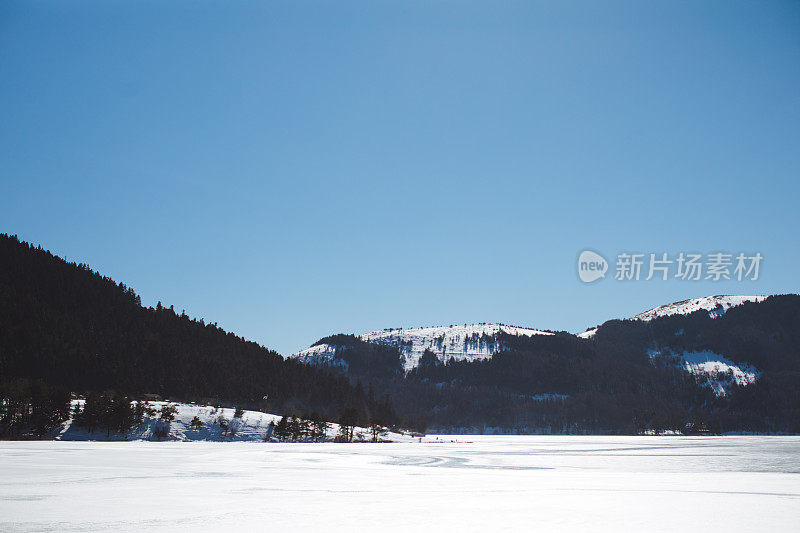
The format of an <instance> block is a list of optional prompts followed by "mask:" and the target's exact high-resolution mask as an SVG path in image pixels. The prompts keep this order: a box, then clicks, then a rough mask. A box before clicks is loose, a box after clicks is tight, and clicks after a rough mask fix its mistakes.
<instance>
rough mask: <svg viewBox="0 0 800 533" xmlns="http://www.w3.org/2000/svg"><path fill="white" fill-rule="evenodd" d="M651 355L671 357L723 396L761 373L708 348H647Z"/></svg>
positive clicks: (753, 381) (718, 394) (752, 380)
mask: <svg viewBox="0 0 800 533" xmlns="http://www.w3.org/2000/svg"><path fill="white" fill-rule="evenodd" d="M648 355H649V356H650V357H651V358H652V357H662V356H664V357H671V358H672V359H673V360H674V361H675V364H676V365H678V366H680V367H681V368H683V369H684V370H685V371H687V372H689V373H690V374H692V375H695V376H698V377H699V378H700V379H701V380H703V384H704V385H706V386H707V387H710V388H711V389H712V390H713V391H714V394H716V395H717V396H725V395H726V394H727V393H728V390H729V389H730V388H731V387H732V386H734V385H740V386H746V385H751V384H753V383H755V381H756V380H757V379H758V376H759V375H760V374H761V373H760V372H759V371H758V370H757V369H756V368H755V367H753V366H751V365H747V364H737V363H734V362H733V361H731V360H730V359H728V358H726V357H724V356H722V355H719V354H717V353H714V352H712V351H710V350H701V351H692V352H688V351H687V352H683V353H680V354H674V353H671V352H662V351H660V350H649V351H648Z"/></svg>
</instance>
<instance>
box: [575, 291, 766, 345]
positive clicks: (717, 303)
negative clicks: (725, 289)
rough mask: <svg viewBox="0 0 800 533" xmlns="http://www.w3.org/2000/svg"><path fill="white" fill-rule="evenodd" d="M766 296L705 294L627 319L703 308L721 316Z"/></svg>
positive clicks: (646, 318) (584, 335) (583, 335)
mask: <svg viewBox="0 0 800 533" xmlns="http://www.w3.org/2000/svg"><path fill="white" fill-rule="evenodd" d="M766 298H767V297H766V296H740V295H727V294H719V295H716V296H704V297H703V298H692V299H689V300H681V301H679V302H673V303H671V304H666V305H660V306H658V307H654V308H653V309H649V310H647V311H644V312H643V313H639V314H638V315H634V316H632V317H630V318H628V319H627V320H642V321H644V322H649V321H650V320H653V319H654V318H659V317H663V316H672V315H688V314H691V313H694V312H695V311H699V310H701V309H704V310H706V311H708V312H709V314H711V315H712V316H719V315H721V314H724V313H725V311H727V310H728V309H730V308H731V307H735V306H737V305H742V304H743V303H746V302H761V301H764V300H765V299H766ZM595 333H597V328H592V329H589V330H586V331H584V332H583V333H579V334H578V337H581V338H583V339H588V338H590V337H592V336H594V334H595Z"/></svg>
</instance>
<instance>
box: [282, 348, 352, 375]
mask: <svg viewBox="0 0 800 533" xmlns="http://www.w3.org/2000/svg"><path fill="white" fill-rule="evenodd" d="M338 349H339V347H338V346H334V345H331V344H317V345H316V346H312V347H311V348H306V349H305V350H302V351H300V352H298V353H296V354H294V355H293V356H292V357H293V358H294V359H297V360H298V361H299V362H301V363H303V364H306V365H315V366H327V367H336V368H339V369H340V370H344V371H347V370H348V368H350V365H348V364H347V361H345V360H344V359H340V358H339V357H337V351H338Z"/></svg>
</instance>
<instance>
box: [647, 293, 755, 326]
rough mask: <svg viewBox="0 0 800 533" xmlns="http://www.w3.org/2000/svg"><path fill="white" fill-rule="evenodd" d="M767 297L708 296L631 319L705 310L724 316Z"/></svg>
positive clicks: (681, 302) (663, 307)
mask: <svg viewBox="0 0 800 533" xmlns="http://www.w3.org/2000/svg"><path fill="white" fill-rule="evenodd" d="M766 298H767V297H766V296H730V295H717V296H706V297H703V298H693V299H691V300H683V301H680V302H675V303H671V304H667V305H661V306H659V307H656V308H653V309H650V310H649V311H645V312H644V313H639V314H638V315H635V316H633V317H631V320H644V321H649V320H653V319H654V318H658V317H662V316H671V315H688V314H690V313H694V312H695V311H699V310H700V309H705V310H706V311H709V312H713V313H714V314H715V315H718V314H723V313H725V311H727V310H728V309H730V308H731V307H734V306H737V305H741V304H743V303H745V302H761V301H763V300H765V299H766ZM719 306H721V307H722V309H720V310H719V311H716V309H717V307H719Z"/></svg>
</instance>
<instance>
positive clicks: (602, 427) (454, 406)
mask: <svg viewBox="0 0 800 533" xmlns="http://www.w3.org/2000/svg"><path fill="white" fill-rule="evenodd" d="M320 342H321V343H325V344H326V345H327V346H329V347H335V350H334V351H333V352H331V351H330V348H329V349H328V351H327V352H325V354H324V355H326V356H327V357H325V358H317V359H310V360H309V362H315V363H317V364H324V365H326V366H327V367H328V368H331V369H336V370H338V371H340V372H343V373H345V374H348V375H350V376H352V377H353V378H357V379H361V380H369V381H371V382H373V385H374V387H375V388H376V390H385V391H387V392H389V393H390V395H391V397H392V399H393V400H394V403H395V407H396V408H397V410H398V412H401V413H404V414H405V415H406V416H408V417H409V419H410V420H411V421H412V422H414V421H416V423H417V424H418V425H428V426H431V427H433V428H436V429H439V430H443V431H481V430H484V429H493V430H499V431H522V432H540V431H544V432H555V433H565V432H567V433H569V432H602V433H608V432H610V433H617V432H619V433H640V432H646V431H654V432H659V431H681V432H725V431H757V432H793V433H794V432H800V349H798V346H800V296H797V295H786V296H773V297H770V298H767V299H766V300H764V301H762V302H760V303H755V302H749V303H743V304H742V305H739V306H736V307H732V308H731V309H729V310H728V311H727V312H725V310H724V309H722V308H720V309H712V310H711V312H709V310H705V309H698V310H697V311H696V312H693V313H690V314H686V315H683V314H676V315H674V316H660V317H655V318H653V319H652V320H648V321H643V320H612V321H609V322H607V323H605V324H603V325H602V326H600V327H599V328H598V330H597V332H596V333H595V334H594V335H593V336H590V337H589V338H580V337H578V336H575V335H572V334H569V333H565V332H562V333H556V334H553V335H532V336H529V335H513V334H508V333H501V334H500V336H499V337H498V338H497V342H498V346H500V347H501V349H500V350H499V351H498V352H497V353H495V354H494V355H492V356H489V357H484V358H479V359H462V360H458V359H455V358H451V359H446V360H443V358H442V357H441V355H439V356H437V355H435V354H434V353H433V352H430V351H428V352H426V353H425V354H423V355H422V357H421V358H420V359H419V364H418V366H416V367H414V368H412V369H411V370H410V371H409V372H407V373H406V374H405V375H404V376H403V377H398V378H390V377H389V376H388V375H387V373H386V372H385V371H383V370H382V371H381V372H380V373H375V372H371V371H370V368H369V367H367V366H366V365H364V364H363V363H360V364H358V365H349V364H339V362H340V361H345V362H347V361H362V360H364V359H369V355H368V350H374V348H372V347H370V343H366V342H364V341H362V340H360V339H359V338H358V337H355V336H352V335H351V336H346V335H338V336H333V337H328V338H326V339H322V340H321V341H320ZM381 348H382V349H383V350H385V349H386V348H387V347H385V346H381ZM306 353H307V351H304V352H301V354H306ZM398 357H399V352H396V353H395V355H394V356H392V355H391V354H383V355H382V359H381V360H382V361H385V362H386V364H387V365H389V366H388V367H384V366H383V365H381V368H397V363H396V361H397V358H398ZM393 361H395V363H392V362H393ZM742 369H744V370H742ZM745 371H746V372H745ZM737 372H738V374H736V373H737ZM740 374H741V375H740ZM742 376H744V377H742Z"/></svg>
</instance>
